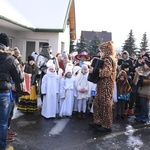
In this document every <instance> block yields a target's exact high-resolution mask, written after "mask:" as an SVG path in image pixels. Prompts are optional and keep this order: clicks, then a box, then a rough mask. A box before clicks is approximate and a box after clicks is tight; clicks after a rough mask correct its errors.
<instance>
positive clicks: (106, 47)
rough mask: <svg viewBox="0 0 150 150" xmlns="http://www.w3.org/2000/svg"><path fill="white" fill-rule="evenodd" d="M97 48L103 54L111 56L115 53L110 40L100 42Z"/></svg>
mask: <svg viewBox="0 0 150 150" xmlns="http://www.w3.org/2000/svg"><path fill="white" fill-rule="evenodd" d="M99 50H100V51H101V52H103V53H104V56H111V55H114V54H115V49H114V45H113V42H112V41H108V42H105V43H102V44H100V45H99Z"/></svg>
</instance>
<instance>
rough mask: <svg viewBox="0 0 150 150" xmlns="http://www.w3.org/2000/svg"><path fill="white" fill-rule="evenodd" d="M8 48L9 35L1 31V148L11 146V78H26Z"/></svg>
mask: <svg viewBox="0 0 150 150" xmlns="http://www.w3.org/2000/svg"><path fill="white" fill-rule="evenodd" d="M8 48H9V38H8V36H7V35H6V34H5V33H0V150H9V149H10V147H8V148H7V149H6V138H7V132H8V118H9V113H10V106H11V101H10V91H9V90H10V89H11V87H12V84H11V80H13V81H14V82H15V83H21V82H23V80H24V77H23V74H22V72H21V70H20V68H19V62H18V61H17V59H15V58H14V57H13V56H12V55H11V54H9V53H8V52H7V49H8ZM12 149H13V148H12Z"/></svg>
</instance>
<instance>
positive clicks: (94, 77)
mask: <svg viewBox="0 0 150 150" xmlns="http://www.w3.org/2000/svg"><path fill="white" fill-rule="evenodd" d="M103 64H104V61H103V60H101V59H99V58H96V57H94V58H93V60H92V64H91V66H92V67H93V72H92V73H89V75H88V81H90V82H93V83H97V82H98V81H99V79H100V78H99V68H102V66H103Z"/></svg>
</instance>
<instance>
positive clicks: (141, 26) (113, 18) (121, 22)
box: [75, 0, 150, 50]
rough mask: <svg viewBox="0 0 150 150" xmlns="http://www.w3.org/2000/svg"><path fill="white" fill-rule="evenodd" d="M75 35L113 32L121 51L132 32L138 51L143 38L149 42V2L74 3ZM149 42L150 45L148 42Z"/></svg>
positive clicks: (94, 0)
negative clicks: (144, 35) (145, 34)
mask: <svg viewBox="0 0 150 150" xmlns="http://www.w3.org/2000/svg"><path fill="white" fill-rule="evenodd" d="M75 11H76V31H77V38H78V39H79V38H80V34H81V30H84V31H92V30H93V31H108V32H112V39H113V42H114V46H115V48H116V50H120V49H121V46H122V45H123V43H124V41H125V40H126V39H127V38H128V34H129V32H130V30H131V29H132V31H133V35H134V37H135V40H136V46H137V47H139V45H140V42H141V39H142V35H143V34H144V32H146V33H147V37H148V39H150V21H149V18H150V16H149V15H150V8H149V0H75ZM149 42H150V41H149Z"/></svg>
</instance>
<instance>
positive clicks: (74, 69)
mask: <svg viewBox="0 0 150 150" xmlns="http://www.w3.org/2000/svg"><path fill="white" fill-rule="evenodd" d="M80 70H81V67H80V66H74V67H73V74H72V77H73V78H74V79H76V77H77V75H78V74H79V72H80ZM77 110H78V100H77V96H76V95H75V96H74V106H73V111H74V112H77Z"/></svg>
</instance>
